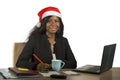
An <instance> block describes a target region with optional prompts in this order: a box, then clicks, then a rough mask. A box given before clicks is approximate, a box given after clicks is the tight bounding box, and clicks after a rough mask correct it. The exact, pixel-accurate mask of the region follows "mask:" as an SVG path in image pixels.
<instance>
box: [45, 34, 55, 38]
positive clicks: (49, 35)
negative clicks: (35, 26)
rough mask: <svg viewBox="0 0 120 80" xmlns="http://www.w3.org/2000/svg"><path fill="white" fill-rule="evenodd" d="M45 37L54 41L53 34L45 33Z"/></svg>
mask: <svg viewBox="0 0 120 80" xmlns="http://www.w3.org/2000/svg"><path fill="white" fill-rule="evenodd" d="M46 35H47V37H48V38H54V39H55V34H49V33H46Z"/></svg>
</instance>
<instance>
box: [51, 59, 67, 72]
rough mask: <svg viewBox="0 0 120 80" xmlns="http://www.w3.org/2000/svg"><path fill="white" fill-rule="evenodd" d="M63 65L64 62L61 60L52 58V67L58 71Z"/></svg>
mask: <svg viewBox="0 0 120 80" xmlns="http://www.w3.org/2000/svg"><path fill="white" fill-rule="evenodd" d="M64 65H65V62H63V61H62V60H58V59H56V60H52V69H53V70H55V71H60V70H61V69H62V68H63V67H64Z"/></svg>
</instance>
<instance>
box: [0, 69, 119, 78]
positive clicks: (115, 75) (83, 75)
mask: <svg viewBox="0 0 120 80" xmlns="http://www.w3.org/2000/svg"><path fill="white" fill-rule="evenodd" d="M0 80H1V79H0ZM2 80H3V79H2ZM7 80H120V68H118V67H114V68H112V69H110V70H109V71H106V72H104V73H101V74H90V73H81V72H80V74H79V75H68V76H67V78H66V79H53V78H49V77H43V76H42V75H40V77H39V78H24V79H7Z"/></svg>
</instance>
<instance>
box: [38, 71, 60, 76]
mask: <svg viewBox="0 0 120 80" xmlns="http://www.w3.org/2000/svg"><path fill="white" fill-rule="evenodd" d="M40 74H42V75H43V76H44V77H50V75H52V74H60V73H59V72H56V71H48V72H40Z"/></svg>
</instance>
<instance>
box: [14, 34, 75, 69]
mask: <svg viewBox="0 0 120 80" xmlns="http://www.w3.org/2000/svg"><path fill="white" fill-rule="evenodd" d="M54 51H55V54H56V58H57V59H61V60H62V61H64V62H65V66H64V68H76V67H77V62H76V59H75V57H74V55H73V52H72V50H71V48H70V46H69V43H68V40H67V39H66V38H64V37H62V38H56V43H55V45H54ZM33 53H35V54H36V55H37V56H38V57H39V58H40V59H41V60H42V61H43V62H44V63H48V64H51V60H52V54H51V48H50V43H49V41H48V39H47V36H46V35H40V34H37V35H33V36H31V37H30V38H29V40H28V42H27V43H26V45H25V47H24V49H23V51H22V53H21V54H20V56H19V58H18V61H17V63H16V66H17V67H25V68H29V69H36V66H37V64H38V63H39V62H38V61H37V60H36V59H35V58H34V57H33V55H32V54H33Z"/></svg>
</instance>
